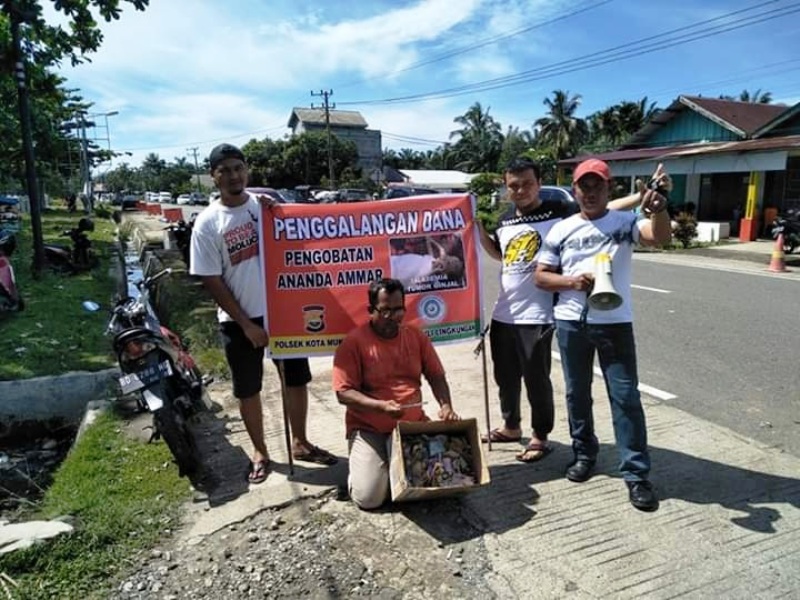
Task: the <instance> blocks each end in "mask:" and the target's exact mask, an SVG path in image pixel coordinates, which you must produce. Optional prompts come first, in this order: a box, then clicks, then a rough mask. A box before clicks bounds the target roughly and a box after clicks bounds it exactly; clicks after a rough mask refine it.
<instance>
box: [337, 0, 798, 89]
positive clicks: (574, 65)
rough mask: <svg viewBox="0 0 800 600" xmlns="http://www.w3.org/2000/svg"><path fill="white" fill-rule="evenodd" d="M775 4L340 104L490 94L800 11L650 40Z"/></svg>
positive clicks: (782, 10)
mask: <svg viewBox="0 0 800 600" xmlns="http://www.w3.org/2000/svg"><path fill="white" fill-rule="evenodd" d="M778 1H780V0H769V1H768V2H762V3H760V4H758V5H755V6H752V7H749V8H744V9H739V10H736V11H732V12H729V13H726V14H723V15H720V16H718V17H713V18H711V19H706V20H705V21H700V22H698V23H695V24H692V25H689V26H683V27H679V28H675V29H671V30H668V31H664V32H662V33H659V34H656V35H651V36H647V37H645V38H640V39H637V40H634V41H632V42H627V43H625V44H621V45H618V46H614V47H612V48H608V49H606V50H602V51H600V52H594V53H592V54H586V55H583V56H579V57H576V58H572V59H569V60H565V61H560V62H557V63H553V64H551V65H546V66H544V67H539V68H536V69H529V70H526V71H521V72H519V73H516V74H514V75H509V76H505V77H498V78H494V79H489V80H485V81H481V82H477V83H473V84H467V85H463V86H458V87H454V88H447V89H444V90H439V91H433V92H424V93H419V94H412V95H408V96H398V97H394V98H385V99H381V100H362V101H353V102H342V103H341V104H342V105H354V104H359V105H372V104H397V103H405V102H416V101H420V100H430V99H443V98H452V97H455V96H462V95H465V94H470V93H475V92H478V91H490V90H495V89H500V88H505V87H510V86H513V85H520V84H522V83H528V82H530V81H535V80H541V79H546V78H550V77H554V76H557V75H564V74H566V73H572V72H575V71H580V70H585V69H588V68H593V67H597V66H601V65H605V64H608V63H611V62H617V61H620V60H625V59H629V58H633V57H635V56H640V55H643V54H648V53H651V52H655V51H658V50H664V49H666V48H670V47H673V46H677V45H682V44H685V43H688V42H691V41H696V40H698V39H702V38H708V37H712V36H716V35H720V34H722V33H727V32H730V31H734V30H736V29H741V28H743V27H749V26H752V25H755V24H758V23H762V22H765V21H769V20H772V19H776V18H779V17H784V16H787V15H789V14H793V13H795V12H800V8H798V7H800V3H795V4H792V5H789V6H787V7H784V8H778V9H773V10H770V11H765V12H762V13H759V14H756V15H751V16H748V17H744V18H740V19H738V20H734V21H729V22H726V23H721V24H718V25H713V26H711V27H707V28H705V29H701V30H699V31H693V32H690V33H683V34H681V35H679V36H677V37H672V38H671V39H668V40H666V41H661V42H654V41H653V40H658V39H660V38H668V37H670V36H674V35H675V34H676V33H677V34H680V33H681V32H688V31H690V30H693V29H697V28H698V27H702V26H704V25H708V24H709V23H714V22H718V21H723V20H728V19H730V17H733V16H736V15H740V14H742V13H745V12H750V11H753V10H756V9H759V8H763V7H764V6H766V5H768V4H774V3H776V2H778ZM632 47H633V48H632ZM631 48H632V49H631Z"/></svg>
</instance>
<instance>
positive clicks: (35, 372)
mask: <svg viewBox="0 0 800 600" xmlns="http://www.w3.org/2000/svg"><path fill="white" fill-rule="evenodd" d="M82 216H83V215H82V214H81V213H68V212H67V211H65V210H50V211H47V212H45V213H44V214H43V215H42V235H43V237H44V240H45V242H51V243H56V244H65V245H68V244H69V240H68V238H65V237H61V233H62V232H63V231H64V230H66V229H70V228H72V227H75V226H77V223H78V220H79V219H80V218H81V217H82ZM94 222H95V230H94V231H93V232H90V233H89V234H88V235H89V239H90V240H91V241H92V248H93V250H94V253H95V255H96V256H97V257H98V259H99V266H98V267H97V268H95V269H93V270H92V271H90V272H87V273H82V274H79V275H74V276H61V275H56V274H54V273H51V272H50V271H47V270H45V271H43V272H42V275H41V277H40V278H39V279H34V278H33V276H32V272H31V268H30V265H31V264H32V263H33V242H32V236H31V231H30V220H29V219H27V218H26V219H25V221H24V223H23V227H22V230H21V231H20V232H19V234H17V251H16V252H15V253H14V255H13V256H12V257H11V258H12V262H13V264H14V271H15V273H16V276H17V286H18V288H19V290H20V293H21V295H22V297H23V298H24V300H25V310H24V311H23V312H21V313H13V314H9V315H5V316H4V318H3V319H2V321H0V332H2V335H0V356H2V357H3V360H2V361H0V380H9V379H27V378H30V377H38V376H41V375H56V374H61V373H64V372H66V371H77V370H87V371H97V370H100V369H104V368H106V367H109V366H111V365H112V364H113V356H112V354H111V351H110V344H109V341H108V339H107V338H105V337H104V336H103V332H104V331H105V325H106V321H107V312H106V311H99V312H95V313H89V312H86V311H85V310H84V309H83V308H82V306H81V303H82V302H83V301H84V300H94V301H96V302H99V303H101V305H103V306H104V307H108V306H109V303H110V300H111V297H112V296H113V293H114V289H115V284H114V280H113V277H112V276H111V275H110V274H109V267H110V264H111V262H110V261H111V259H112V256H113V242H114V229H115V225H114V223H113V222H111V221H110V220H106V219H100V218H94Z"/></svg>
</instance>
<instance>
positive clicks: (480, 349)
mask: <svg viewBox="0 0 800 600" xmlns="http://www.w3.org/2000/svg"><path fill="white" fill-rule="evenodd" d="M488 331H489V325H487V326H486V327H484V329H483V331H481V341H480V342H478V345H477V347H476V348H475V352H474V354H475V357H476V358H477V357H478V354H480V355H481V362H482V363H483V408H484V414H485V416H486V445H487V448H488V449H489V452H491V451H492V425H491V423H490V422H489V379H488V376H487V373H486V371H487V368H486V333H487V332H488Z"/></svg>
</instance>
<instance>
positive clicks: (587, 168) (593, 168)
mask: <svg viewBox="0 0 800 600" xmlns="http://www.w3.org/2000/svg"><path fill="white" fill-rule="evenodd" d="M589 173H594V174H595V175H597V176H598V177H601V178H602V179H604V180H605V181H611V169H609V168H608V165H607V164H606V163H604V162H603V161H602V160H599V159H597V158H590V159H588V160H585V161H583V162H582V163H581V164H579V165H578V167H577V168H576V169H575V172H574V173H573V174H572V181H576V182H577V181H578V180H579V179H580V178H581V177H583V176H584V175H588V174H589Z"/></svg>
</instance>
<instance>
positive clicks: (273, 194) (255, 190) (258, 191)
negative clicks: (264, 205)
mask: <svg viewBox="0 0 800 600" xmlns="http://www.w3.org/2000/svg"><path fill="white" fill-rule="evenodd" d="M245 191H246V192H249V193H251V194H253V195H254V196H262V195H264V196H269V197H270V198H272V199H274V200H275V201H276V202H280V203H281V204H286V199H285V198H284V197H283V196H281V195H280V194H279V193H278V190H276V189H273V188H270V187H249V188H245Z"/></svg>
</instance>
